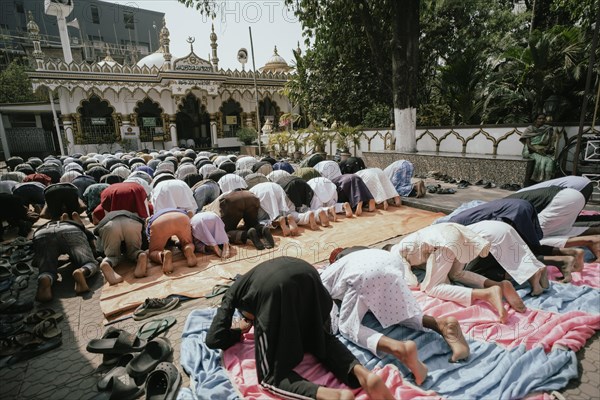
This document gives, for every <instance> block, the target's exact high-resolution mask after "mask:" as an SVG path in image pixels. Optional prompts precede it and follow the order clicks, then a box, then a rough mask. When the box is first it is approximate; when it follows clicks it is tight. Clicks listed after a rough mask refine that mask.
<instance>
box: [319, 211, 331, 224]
mask: <svg viewBox="0 0 600 400" xmlns="http://www.w3.org/2000/svg"><path fill="white" fill-rule="evenodd" d="M319 221H320V222H321V226H324V227H328V226H329V217H328V216H327V213H326V212H325V210H320V211H319Z"/></svg>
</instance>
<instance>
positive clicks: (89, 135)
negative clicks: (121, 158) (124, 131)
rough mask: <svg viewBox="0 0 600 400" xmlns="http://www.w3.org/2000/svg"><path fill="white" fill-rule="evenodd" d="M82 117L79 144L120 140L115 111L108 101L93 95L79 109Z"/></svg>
mask: <svg viewBox="0 0 600 400" xmlns="http://www.w3.org/2000/svg"><path fill="white" fill-rule="evenodd" d="M77 112H78V114H79V115H80V118H81V119H80V126H79V127H80V131H79V135H77V137H76V143H77V144H91V143H114V142H116V141H117V140H118V139H119V136H120V135H119V134H118V133H117V128H116V126H115V121H114V119H113V114H114V112H115V109H114V108H112V107H111V106H110V104H109V103H108V101H106V100H102V99H101V98H100V97H98V96H96V95H92V96H91V97H90V99H89V100H84V101H83V102H82V103H81V107H79V108H78V109H77Z"/></svg>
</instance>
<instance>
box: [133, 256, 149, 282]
mask: <svg viewBox="0 0 600 400" xmlns="http://www.w3.org/2000/svg"><path fill="white" fill-rule="evenodd" d="M147 270H148V254H146V253H145V252H144V253H140V255H139V256H138V258H137V261H136V263H135V270H134V271H133V276H135V277H136V278H143V277H145V276H146V271H147Z"/></svg>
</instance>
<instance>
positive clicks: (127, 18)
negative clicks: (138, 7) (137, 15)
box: [123, 11, 135, 29]
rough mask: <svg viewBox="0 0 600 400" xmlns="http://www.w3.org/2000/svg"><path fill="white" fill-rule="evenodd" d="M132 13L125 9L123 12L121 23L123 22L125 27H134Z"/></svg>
mask: <svg viewBox="0 0 600 400" xmlns="http://www.w3.org/2000/svg"><path fill="white" fill-rule="evenodd" d="M134 22H135V21H134V18H133V13H132V12H130V11H126V12H125V13H123V23H124V24H125V28H126V29H135V25H134Z"/></svg>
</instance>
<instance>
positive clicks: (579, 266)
mask: <svg viewBox="0 0 600 400" xmlns="http://www.w3.org/2000/svg"><path fill="white" fill-rule="evenodd" d="M573 251H574V252H575V265H573V272H581V271H583V264H584V258H585V251H583V249H573Z"/></svg>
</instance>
